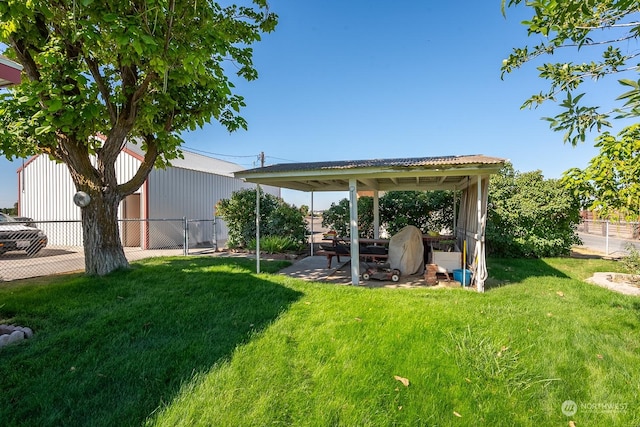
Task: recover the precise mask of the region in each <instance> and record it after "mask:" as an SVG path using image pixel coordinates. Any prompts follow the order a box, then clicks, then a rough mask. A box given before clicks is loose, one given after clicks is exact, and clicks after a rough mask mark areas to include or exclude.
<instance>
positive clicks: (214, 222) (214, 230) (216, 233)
mask: <svg viewBox="0 0 640 427" xmlns="http://www.w3.org/2000/svg"><path fill="white" fill-rule="evenodd" d="M217 226H218V217H217V216H214V217H213V244H214V247H215V250H216V252H218V230H216V228H217Z"/></svg>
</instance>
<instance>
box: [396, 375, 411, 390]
mask: <svg viewBox="0 0 640 427" xmlns="http://www.w3.org/2000/svg"><path fill="white" fill-rule="evenodd" d="M393 378H395V379H396V380H398V381H400V382H401V383H402V385H403V386H405V387H409V380H408V379H406V378H403V377H400V376H398V375H394V376H393Z"/></svg>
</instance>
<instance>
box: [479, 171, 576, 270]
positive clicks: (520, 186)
mask: <svg viewBox="0 0 640 427" xmlns="http://www.w3.org/2000/svg"><path fill="white" fill-rule="evenodd" d="M579 222H580V203H579V200H578V198H577V197H576V196H574V195H573V193H572V192H571V191H569V190H568V189H566V188H565V186H564V185H563V184H562V183H561V182H560V180H557V179H544V177H543V176H542V173H541V172H540V171H534V172H525V173H520V172H517V171H515V170H514V169H513V166H512V165H511V164H506V165H505V166H504V167H503V168H502V170H501V171H500V173H498V174H496V175H493V176H492V177H491V180H490V182H489V207H488V216H487V228H486V232H485V235H486V242H487V252H488V253H489V254H491V255H494V256H503V257H534V258H539V257H547V256H561V255H568V254H569V252H570V250H571V246H572V245H574V244H577V243H579V242H580V240H579V239H578V236H577V234H576V228H577V225H578V223H579Z"/></svg>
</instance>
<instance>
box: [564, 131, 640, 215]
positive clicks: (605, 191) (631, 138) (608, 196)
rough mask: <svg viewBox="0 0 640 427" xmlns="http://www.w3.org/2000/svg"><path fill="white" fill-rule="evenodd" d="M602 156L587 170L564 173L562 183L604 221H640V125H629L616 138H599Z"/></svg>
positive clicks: (598, 156)
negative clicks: (606, 219)
mask: <svg viewBox="0 0 640 427" xmlns="http://www.w3.org/2000/svg"><path fill="white" fill-rule="evenodd" d="M596 147H598V148H599V149H600V153H599V154H598V155H597V156H596V157H594V158H593V159H591V161H590V162H589V164H588V165H587V167H586V168H584V169H579V168H573V169H570V170H568V171H567V172H565V176H564V177H563V181H564V183H565V185H566V186H567V187H568V188H570V189H571V190H573V192H574V194H575V195H577V196H578V197H579V198H580V201H581V203H582V206H583V207H585V208H588V209H590V210H593V211H595V212H597V213H598V215H599V216H600V217H601V218H610V219H617V220H621V219H626V220H630V221H637V220H638V219H640V125H633V126H628V127H626V128H625V129H623V130H622V132H620V135H619V136H618V137H617V138H616V137H615V136H614V135H611V134H610V133H609V132H604V133H603V134H602V135H600V136H599V137H598V138H597V139H596Z"/></svg>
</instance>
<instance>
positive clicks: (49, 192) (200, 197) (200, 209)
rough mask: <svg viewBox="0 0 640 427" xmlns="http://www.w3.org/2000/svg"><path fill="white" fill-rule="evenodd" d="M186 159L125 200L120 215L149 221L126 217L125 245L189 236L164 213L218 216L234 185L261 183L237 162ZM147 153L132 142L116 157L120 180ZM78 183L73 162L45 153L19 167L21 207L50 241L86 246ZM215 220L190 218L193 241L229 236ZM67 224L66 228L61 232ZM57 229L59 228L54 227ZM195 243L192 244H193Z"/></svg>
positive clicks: (146, 245) (273, 190)
mask: <svg viewBox="0 0 640 427" xmlns="http://www.w3.org/2000/svg"><path fill="white" fill-rule="evenodd" d="M183 155H184V159H175V160H173V161H172V162H171V163H172V166H170V167H167V168H166V169H164V170H162V169H153V170H152V171H151V173H150V174H149V176H148V177H147V180H146V181H145V183H144V184H143V185H142V187H140V188H139V189H138V191H137V192H136V193H134V194H132V195H130V196H128V197H127V198H126V199H125V200H123V201H122V203H121V204H120V210H119V218H120V219H123V220H127V219H143V220H147V221H143V222H140V221H130V222H127V221H125V222H124V224H123V225H122V226H121V230H120V233H121V238H122V243H123V245H124V246H137V247H141V248H143V249H155V248H162V247H164V246H166V245H167V242H173V244H175V242H180V243H182V241H183V228H182V224H181V223H179V222H178V221H159V220H161V219H173V220H176V219H182V218H185V219H188V220H189V219H196V220H212V219H214V214H215V213H214V207H215V205H216V204H217V203H218V201H219V200H221V199H228V198H230V197H231V195H232V193H233V192H234V191H238V190H241V189H244V188H255V184H251V183H247V182H244V181H243V180H241V179H238V178H234V177H233V173H234V172H237V171H240V170H242V169H243V168H242V167H241V166H239V165H237V164H234V163H230V162H226V161H223V160H219V159H214V158H211V157H207V156H203V155H200V154H196V153H193V152H189V151H183ZM142 159H143V153H142V152H141V151H140V149H139V147H137V146H136V145H133V144H128V145H127V147H126V148H125V149H124V150H123V151H122V152H121V153H120V155H119V156H118V159H117V161H116V174H117V178H118V182H126V181H127V180H129V179H130V178H131V177H132V176H133V175H134V174H135V173H136V171H137V170H138V167H139V166H140V163H141V161H142ZM262 188H263V191H265V192H267V193H270V194H273V195H275V196H277V197H280V188H278V187H272V186H263V187H262ZM75 193H76V189H75V186H74V184H73V181H72V180H71V176H70V174H69V171H68V169H67V166H66V165H65V164H62V163H57V162H55V161H52V160H50V159H49V158H48V157H47V156H44V155H40V156H35V157H33V158H31V159H30V160H29V161H28V162H26V163H25V164H24V166H23V167H21V168H20V169H18V211H19V214H20V216H25V217H30V218H33V219H34V220H35V221H43V222H41V223H40V224H38V227H39V228H41V229H42V230H43V231H44V232H45V233H47V235H48V237H49V245H61V246H82V232H81V231H79V230H81V228H80V227H79V226H78V224H77V223H55V230H56V232H55V233H53V232H50V233H49V232H47V231H48V230H47V228H49V227H51V228H53V227H54V224H53V223H49V224H47V221H49V222H51V221H70V220H79V219H80V218H81V215H80V208H79V207H77V206H76V205H75V204H74V203H73V195H74V194H75ZM212 225H213V223H212V221H203V222H192V223H190V224H189V241H190V243H191V244H197V243H208V242H210V240H211V236H212V235H213V236H215V237H216V240H217V241H218V243H220V242H224V241H226V240H227V237H228V230H227V227H226V225H225V224H224V221H222V220H221V219H219V218H218V220H217V221H216V229H215V231H214V230H212ZM61 228H62V229H63V230H64V229H65V228H68V230H65V232H60V230H61ZM50 231H53V230H50ZM191 244H190V246H191Z"/></svg>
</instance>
